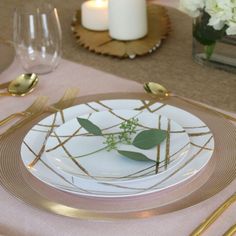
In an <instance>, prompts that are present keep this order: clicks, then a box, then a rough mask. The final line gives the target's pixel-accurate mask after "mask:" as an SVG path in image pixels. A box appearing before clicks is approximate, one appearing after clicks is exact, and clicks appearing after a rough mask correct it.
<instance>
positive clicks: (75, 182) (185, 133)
mask: <svg viewBox="0 0 236 236" xmlns="http://www.w3.org/2000/svg"><path fill="white" fill-rule="evenodd" d="M127 130H128V131H127ZM129 131H130V133H129ZM131 131H132V132H131ZM149 131H151V132H153V131H155V132H156V131H163V132H165V138H164V139H163V140H162V142H160V143H158V144H156V145H155V144H154V146H152V147H149V148H147V147H146V146H145V147H144V148H143V147H142V146H140V145H139V146H137V145H135V144H136V143H137V142H136V138H138V136H141V133H142V134H143V132H144V133H145V132H146V133H149ZM99 132H100V133H99ZM127 134H129V135H127ZM122 135H123V136H122ZM142 141H143V142H144V143H145V145H149V144H150V143H151V142H152V136H144V138H143V139H142ZM213 150H214V138H213V134H212V132H211V131H210V129H209V128H208V126H207V125H206V124H205V123H204V122H203V121H201V120H200V119H199V118H198V117H196V116H195V115H193V114H191V113H189V112H187V111H184V110H182V109H180V108H177V107H174V106H171V105H166V104H162V103H159V102H153V101H149V100H140V99H107V100H99V101H93V102H89V103H84V104H80V105H76V106H73V107H70V108H68V109H65V110H63V111H62V112H61V113H55V114H53V115H51V116H48V117H46V118H45V119H43V120H42V121H40V122H39V123H37V124H36V125H35V126H34V127H32V128H31V129H30V131H29V132H28V133H27V135H26V136H25V138H24V141H23V143H22V146H21V158H22V161H23V163H24V166H25V167H26V168H27V169H28V171H29V172H30V173H31V174H32V175H34V176H35V177H36V178H37V179H38V180H40V181H42V182H43V183H46V184H47V185H49V186H51V187H54V188H56V189H59V190H61V191H64V192H69V193H73V194H76V195H79V196H85V197H96V198H113V197H115V198H122V197H126V198H127V197H128V198H129V197H135V196H144V195H147V194H156V193H159V192H160V191H162V190H167V189H170V188H172V187H174V186H177V185H180V184H181V183H184V182H186V181H190V180H191V179H192V178H194V177H195V176H196V175H197V174H198V173H199V172H201V171H202V170H203V169H204V168H205V167H206V166H207V164H208V162H209V161H210V159H211V157H212V154H213Z"/></svg>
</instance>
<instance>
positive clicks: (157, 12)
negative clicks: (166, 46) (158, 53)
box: [71, 4, 170, 59]
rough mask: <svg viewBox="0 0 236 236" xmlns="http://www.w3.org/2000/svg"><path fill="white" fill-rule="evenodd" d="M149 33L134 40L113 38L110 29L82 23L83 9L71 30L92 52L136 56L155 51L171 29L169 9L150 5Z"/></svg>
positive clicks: (76, 17)
mask: <svg viewBox="0 0 236 236" xmlns="http://www.w3.org/2000/svg"><path fill="white" fill-rule="evenodd" d="M147 13H148V34H147V35H146V36H145V37H143V38H141V39H139V40H132V41H120V40H115V39H112V38H111V37H110V36H109V33H108V31H102V32H98V31H91V30H88V29H86V28H84V27H83V26H82V25H81V10H77V13H76V16H75V19H74V21H73V23H72V25H71V30H72V32H73V33H74V35H75V38H76V41H77V42H78V44H79V45H81V46H82V47H84V48H86V49H88V50H89V51H91V52H94V53H97V54H101V55H109V56H114V57H118V58H131V59H133V58H135V57H136V56H143V55H146V54H148V53H152V52H154V51H155V50H156V49H158V48H159V47H160V45H161V43H162V41H163V40H164V39H165V38H166V37H167V34H168V33H169V31H170V19H169V17H168V14H167V10H166V9H165V8H164V7H162V6H158V5H154V4H152V5H148V7H147Z"/></svg>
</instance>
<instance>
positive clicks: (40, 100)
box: [0, 96, 48, 126]
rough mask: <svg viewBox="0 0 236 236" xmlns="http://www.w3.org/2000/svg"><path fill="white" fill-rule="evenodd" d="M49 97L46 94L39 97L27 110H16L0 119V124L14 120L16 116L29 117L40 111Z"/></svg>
mask: <svg viewBox="0 0 236 236" xmlns="http://www.w3.org/2000/svg"><path fill="white" fill-rule="evenodd" d="M47 100H48V98H47V97H45V96H41V97H38V98H37V99H36V100H35V101H34V102H33V103H32V105H30V106H29V107H28V108H27V109H26V110H24V111H21V112H16V113H13V114H11V115H9V116H8V117H6V118H4V119H3V120H1V121H0V126H2V125H4V124H6V123H8V122H10V121H11V120H13V119H14V118H16V117H19V116H21V117H29V116H31V115H33V114H35V113H38V112H40V111H42V109H43V108H44V107H45V105H46V103H47Z"/></svg>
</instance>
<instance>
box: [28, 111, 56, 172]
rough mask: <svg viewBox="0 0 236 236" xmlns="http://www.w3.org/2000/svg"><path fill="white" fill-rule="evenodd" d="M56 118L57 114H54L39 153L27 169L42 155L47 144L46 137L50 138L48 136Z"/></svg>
mask: <svg viewBox="0 0 236 236" xmlns="http://www.w3.org/2000/svg"><path fill="white" fill-rule="evenodd" d="M56 117H57V113H54V115H53V121H52V127H51V128H50V129H49V130H48V132H47V134H46V137H45V139H44V141H43V144H42V147H41V149H40V151H39V153H38V154H37V155H36V157H35V159H34V160H33V161H31V162H30V163H29V164H28V167H29V168H32V167H33V166H34V165H35V164H36V163H37V162H38V160H40V158H41V156H42V154H43V153H44V150H45V146H46V142H47V139H48V137H49V136H50V134H51V133H52V131H53V126H54V124H55V122H56Z"/></svg>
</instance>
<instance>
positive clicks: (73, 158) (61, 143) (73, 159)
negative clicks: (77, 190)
mask: <svg viewBox="0 0 236 236" xmlns="http://www.w3.org/2000/svg"><path fill="white" fill-rule="evenodd" d="M109 112H111V114H113V115H114V116H116V117H117V114H115V113H114V112H112V111H111V110H109ZM141 113H142V111H141V112H139V113H138V114H137V115H135V116H138V115H139V114H141ZM90 116H91V113H90V115H89V117H90ZM118 118H120V119H124V118H123V117H120V116H118ZM125 120H126V119H125ZM160 120H161V116H159V122H160ZM168 122H170V120H168ZM118 125H119V124H118ZM160 126H161V124H160ZM77 131H78V130H77ZM77 131H75V133H77ZM168 131H169V132H171V129H170V124H169V130H168ZM75 133H74V134H72V135H70V136H69V138H68V139H67V141H68V140H69V139H70V138H72V137H74V136H75ZM54 135H56V137H57V139H58V138H59V136H58V135H57V134H55V133H54ZM51 136H52V135H51ZM168 143H169V142H168ZM168 143H167V145H170V144H168ZM64 144H65V142H60V143H59V144H58V145H56V146H55V147H60V146H63V145H64ZM185 146H186V145H185ZM55 147H53V148H52V149H50V150H47V152H49V151H51V150H53V149H55ZM63 148H64V147H63ZM166 149H167V156H168V160H167V161H168V163H166V164H165V168H167V165H168V164H169V162H170V160H169V159H170V155H169V146H167V148H166ZM180 150H182V148H181V149H180ZM177 153H178V151H177ZM69 158H70V159H72V161H73V162H74V163H77V162H76V161H75V158H76V157H73V156H72V155H70V154H69ZM85 171H86V172H87V170H85ZM87 173H88V172H87ZM149 173H150V172H149ZM134 174H135V173H132V174H129V175H128V176H129V178H130V177H131V176H133V175H134ZM88 176H90V177H93V178H97V176H91V175H90V174H89V175H88ZM142 176H143V175H142ZM100 178H101V176H100ZM121 178H126V176H121V177H116V178H115V179H121ZM110 179H112V178H110ZM113 179H114V178H113Z"/></svg>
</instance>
